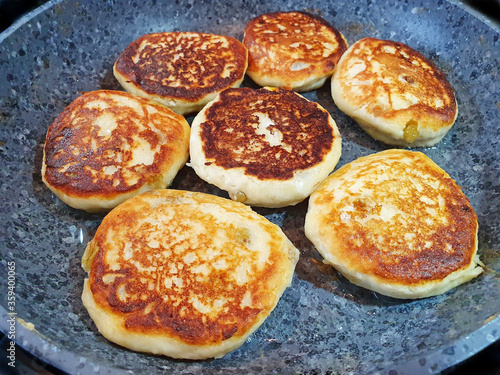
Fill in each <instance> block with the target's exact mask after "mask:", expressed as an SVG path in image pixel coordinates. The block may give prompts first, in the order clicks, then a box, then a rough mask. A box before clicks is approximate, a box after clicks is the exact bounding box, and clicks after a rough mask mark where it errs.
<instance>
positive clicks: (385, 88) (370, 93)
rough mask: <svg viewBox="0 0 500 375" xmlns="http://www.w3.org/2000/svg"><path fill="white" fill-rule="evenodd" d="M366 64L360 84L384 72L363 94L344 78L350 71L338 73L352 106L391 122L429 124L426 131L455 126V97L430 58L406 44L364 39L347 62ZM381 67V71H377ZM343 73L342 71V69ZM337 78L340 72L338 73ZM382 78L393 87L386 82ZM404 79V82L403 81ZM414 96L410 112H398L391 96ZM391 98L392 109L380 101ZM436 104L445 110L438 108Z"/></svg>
mask: <svg viewBox="0 0 500 375" xmlns="http://www.w3.org/2000/svg"><path fill="white" fill-rule="evenodd" d="M388 47H389V48H394V49H395V50H396V53H395V54H392V53H388V52H385V51H384V49H385V48H388ZM351 56H352V57H355V58H356V59H360V60H362V61H363V62H364V63H365V64H366V66H367V68H366V69H365V70H364V71H362V72H360V73H358V74H357V75H356V76H355V80H356V81H361V82H363V81H369V80H371V79H373V70H375V69H378V68H380V69H381V70H382V72H381V73H380V74H379V77H380V78H379V79H377V80H376V82H374V83H373V82H372V83H370V84H366V85H363V87H362V91H361V92H362V94H361V95H360V94H358V92H354V91H353V92H351V87H356V88H359V87H360V86H359V85H356V84H352V80H351V79H349V78H346V77H344V74H345V73H346V70H345V69H346V68H347V66H346V67H344V64H341V66H342V67H343V68H342V70H339V72H338V79H344V80H345V81H344V83H343V86H344V90H345V92H344V96H346V97H349V103H350V105H352V106H354V107H364V108H366V111H367V112H368V113H371V114H372V115H373V116H375V117H378V118H385V119H388V120H394V119H398V118H399V117H402V118H404V119H408V118H411V119H412V120H414V121H416V122H418V123H422V124H425V126H426V127H428V128H430V129H433V130H438V129H440V128H442V127H443V126H449V125H450V124H453V122H454V121H455V118H456V115H457V103H456V100H455V93H454V91H453V88H452V87H451V85H450V83H449V82H448V80H447V79H446V76H445V75H444V73H443V72H442V71H441V70H440V69H439V68H438V67H437V66H436V65H435V64H434V63H433V62H432V61H431V60H429V59H428V58H426V57H425V56H423V55H422V54H420V53H419V52H418V51H415V50H414V49H412V48H411V47H409V46H407V45H406V44H403V43H399V42H395V41H392V40H379V39H375V38H364V39H361V40H360V41H358V42H356V43H355V44H354V45H353V46H352V47H351V49H350V50H349V51H348V52H346V54H345V57H344V58H345V59H346V60H348V59H349V58H350V57H351ZM375 64H377V67H375ZM339 69H340V67H339ZM335 75H336V77H337V72H336V73H335ZM381 78H383V79H385V80H387V79H388V78H391V79H392V81H391V82H390V83H385V82H382V80H381ZM400 78H401V79H400ZM407 94H411V95H414V96H415V97H416V98H418V102H417V103H415V104H413V105H411V106H410V107H408V108H402V109H395V108H394V107H395V106H394V103H393V100H392V98H391V95H394V96H400V97H401V96H404V95H407ZM381 95H383V96H384V97H387V100H388V102H389V105H388V106H387V105H381V104H380V103H379V100H378V98H380V96H381ZM436 100H439V101H442V102H443V106H442V107H437V106H436V104H435V102H436Z"/></svg>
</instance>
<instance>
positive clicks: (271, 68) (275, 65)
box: [243, 11, 347, 92]
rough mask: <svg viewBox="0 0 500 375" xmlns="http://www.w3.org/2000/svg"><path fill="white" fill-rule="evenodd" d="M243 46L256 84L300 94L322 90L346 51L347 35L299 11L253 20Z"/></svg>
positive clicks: (246, 30) (317, 18) (264, 15)
mask: <svg viewBox="0 0 500 375" xmlns="http://www.w3.org/2000/svg"><path fill="white" fill-rule="evenodd" d="M243 44H244V45H245V46H246V47H247V49H248V69H247V74H248V76H249V77H250V78H252V80H253V81H255V82H256V83H257V84H259V85H261V86H272V87H281V88H284V89H292V90H295V91H298V92H303V91H309V90H314V89H317V88H319V87H321V86H322V85H323V84H324V83H325V81H326V79H328V78H329V77H330V76H331V75H332V73H333V71H334V69H335V66H336V64H337V62H338V61H339V59H340V57H341V56H342V54H343V53H344V52H345V51H346V49H347V41H346V40H345V38H344V36H343V35H342V34H341V33H340V32H339V31H338V30H337V29H335V28H334V27H333V26H332V25H330V24H329V23H328V22H327V21H325V20H324V19H323V18H321V17H319V16H315V15H312V14H309V13H306V12H299V11H293V12H274V13H267V14H263V15H261V16H258V17H256V18H254V19H252V20H250V22H248V24H247V26H246V28H245V36H244V38H243Z"/></svg>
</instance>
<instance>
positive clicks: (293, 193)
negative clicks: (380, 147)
mask: <svg viewBox="0 0 500 375" xmlns="http://www.w3.org/2000/svg"><path fill="white" fill-rule="evenodd" d="M190 144H191V146H190V149H191V151H190V154H191V161H190V163H191V166H192V167H193V168H194V169H195V171H196V173H197V174H198V175H199V176H200V177H201V178H202V179H204V180H206V181H208V182H210V183H212V184H214V185H217V186H218V187H220V188H221V189H224V190H226V191H228V192H229V194H230V196H231V197H232V198H233V199H236V200H239V201H242V202H244V203H247V204H251V205H258V206H265V207H281V206H286V205H290V204H296V203H298V202H300V201H302V200H303V199H304V198H306V197H307V196H309V194H311V192H312V191H313V190H314V189H315V188H316V187H317V186H318V185H319V184H320V183H321V181H323V179H325V178H326V177H327V176H328V174H329V173H330V172H331V171H332V170H333V168H334V167H335V165H336V164H337V162H338V159H339V158H340V153H341V138H340V134H339V132H338V129H337V126H336V124H335V122H334V121H333V119H332V118H331V116H330V115H329V113H328V112H327V111H326V110H324V109H323V108H322V107H321V106H320V105H319V104H317V103H315V102H311V101H308V100H307V99H305V98H303V97H302V96H300V95H299V94H297V93H295V92H293V91H289V90H283V89H258V90H253V89H249V88H240V89H228V90H225V91H223V92H222V93H221V94H220V95H219V96H218V97H217V98H216V99H215V100H214V101H212V102H211V103H209V104H208V105H207V106H206V107H205V108H204V109H203V111H202V112H200V113H199V114H198V115H197V116H196V118H195V119H194V120H193V123H192V137H191V141H190Z"/></svg>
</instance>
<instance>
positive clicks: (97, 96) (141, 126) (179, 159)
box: [42, 90, 190, 211]
mask: <svg viewBox="0 0 500 375" xmlns="http://www.w3.org/2000/svg"><path fill="white" fill-rule="evenodd" d="M189 134H190V128H189V125H188V123H187V121H186V120H185V119H184V117H182V116H180V115H177V114H175V113H174V112H172V111H171V110H170V109H168V108H166V107H164V106H162V105H159V104H157V103H154V102H151V101H149V100H147V99H143V98H139V97H136V96H133V95H131V94H128V93H125V92H121V91H108V90H101V91H93V92H88V93H85V94H83V95H82V96H80V97H78V98H77V99H76V100H74V101H73V102H72V103H71V104H70V105H69V106H68V107H67V108H66V109H65V110H64V111H63V112H62V113H61V114H60V115H59V116H58V117H57V118H56V119H55V120H54V122H53V123H52V124H51V125H50V126H49V129H48V131H47V137H46V140H45V147H44V159H43V165H42V179H43V181H44V182H45V184H46V185H47V186H48V187H49V188H50V189H51V190H52V191H53V192H54V193H55V194H56V195H57V196H58V197H59V198H60V199H61V200H62V201H64V202H65V203H67V204H68V205H70V206H72V207H74V208H79V209H83V210H86V211H105V210H109V209H111V208H113V207H115V206H116V205H117V204H119V203H121V202H123V201H124V200H125V199H127V198H130V197H131V196H133V195H135V194H138V193H140V192H143V191H146V190H150V189H155V188H165V187H167V186H168V185H169V184H170V182H171V181H172V180H173V178H174V177H175V175H176V174H177V172H178V170H179V169H180V168H181V167H182V166H183V165H184V164H185V163H186V160H187V158H188V154H189V152H188V147H189Z"/></svg>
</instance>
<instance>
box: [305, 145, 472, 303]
mask: <svg viewBox="0 0 500 375" xmlns="http://www.w3.org/2000/svg"><path fill="white" fill-rule="evenodd" d="M477 228H478V226H477V217H476V214H475V212H474V210H473V208H472V206H471V205H470V203H469V201H468V199H467V198H466V197H465V195H464V194H463V193H462V191H461V189H460V187H459V186H457V184H456V183H455V182H454V181H453V180H452V179H451V178H450V176H448V174H446V172H444V171H443V170H442V169H441V168H440V167H439V166H437V165H436V164H435V163H434V162H433V161H432V160H431V159H429V158H428V157H427V156H425V155H424V154H422V153H420V152H412V151H407V150H387V151H383V152H379V153H376V154H372V155H370V156H366V157H361V158H359V159H357V160H355V161H353V162H351V163H349V164H347V165H345V166H343V167H342V168H340V169H338V170H337V171H335V172H334V173H333V174H332V175H331V176H330V177H329V178H328V179H327V180H326V181H325V182H324V183H323V184H322V185H321V186H320V187H319V188H318V189H317V190H316V191H315V192H314V193H313V194H312V195H311V197H310V200H309V209H308V212H307V215H306V221H305V233H306V236H307V237H308V238H309V239H310V240H311V242H312V243H313V244H314V245H315V247H316V249H317V250H318V251H319V252H320V253H321V254H322V255H323V257H324V258H325V262H326V263H329V264H331V265H332V266H333V267H335V268H336V269H338V270H339V271H340V272H341V273H342V274H343V275H344V276H345V277H346V278H347V279H349V280H350V281H351V282H352V283H354V284H357V285H359V286H362V287H365V288H367V289H371V290H374V291H376V292H379V293H381V294H385V295H388V296H391V297H396V298H422V297H429V296H433V295H437V294H441V293H444V292H446V291H447V290H449V289H451V288H453V287H455V286H457V285H459V284H462V283H464V282H467V281H469V280H470V279H472V278H474V277H476V276H477V275H478V274H480V273H481V272H482V268H481V267H480V266H478V263H480V261H479V257H478V256H477V255H476V251H477Z"/></svg>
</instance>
